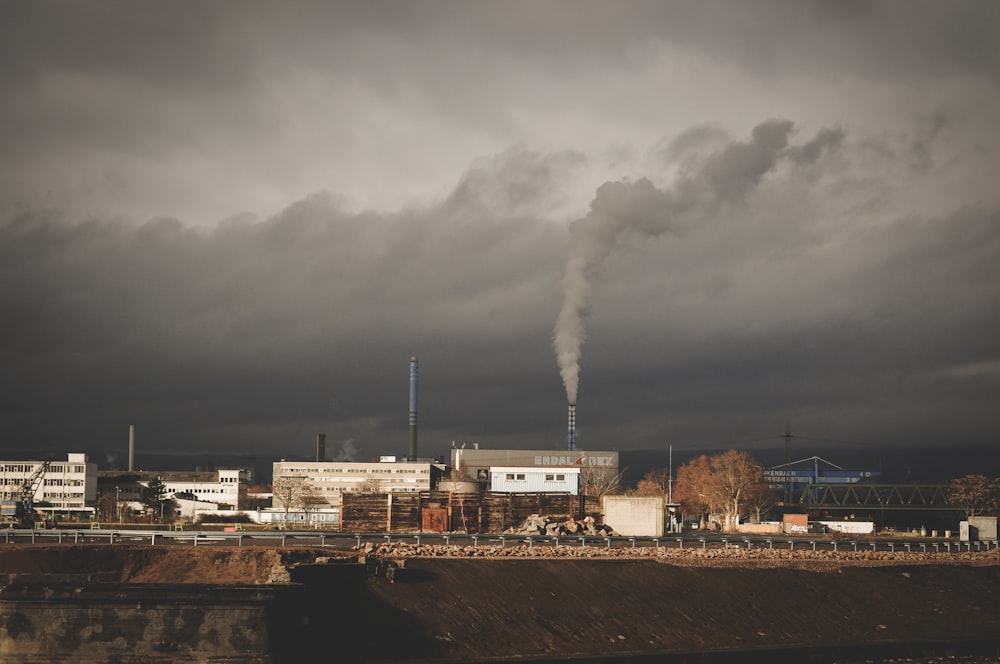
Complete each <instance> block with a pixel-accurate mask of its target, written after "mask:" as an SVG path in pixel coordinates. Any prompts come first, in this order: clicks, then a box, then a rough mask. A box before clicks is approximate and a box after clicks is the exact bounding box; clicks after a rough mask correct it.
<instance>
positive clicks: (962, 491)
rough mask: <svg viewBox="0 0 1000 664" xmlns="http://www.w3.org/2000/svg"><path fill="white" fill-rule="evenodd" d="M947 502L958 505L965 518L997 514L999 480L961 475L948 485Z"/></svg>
mask: <svg viewBox="0 0 1000 664" xmlns="http://www.w3.org/2000/svg"><path fill="white" fill-rule="evenodd" d="M948 502H949V503H951V504H953V505H960V506H961V507H962V509H963V510H964V511H965V516H966V517H974V516H977V515H981V514H986V513H988V512H992V513H993V514H996V513H997V507H998V503H1000V478H997V479H992V480H991V479H990V478H989V477H987V476H986V475H963V476H962V477H956V478H955V479H953V480H952V481H951V482H949V483H948Z"/></svg>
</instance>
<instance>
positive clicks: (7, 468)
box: [0, 463, 87, 475]
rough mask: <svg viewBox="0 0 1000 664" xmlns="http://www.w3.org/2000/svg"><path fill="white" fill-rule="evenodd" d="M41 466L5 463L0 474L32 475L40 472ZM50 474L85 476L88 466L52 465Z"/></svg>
mask: <svg viewBox="0 0 1000 664" xmlns="http://www.w3.org/2000/svg"><path fill="white" fill-rule="evenodd" d="M38 467H39V464H37V463H5V464H0V473H24V474H31V473H33V472H35V471H36V470H38ZM45 472H46V474H48V473H63V474H71V475H83V474H85V473H86V472H87V467H86V466H66V465H59V464H56V465H52V466H49V468H48V470H46V471H45Z"/></svg>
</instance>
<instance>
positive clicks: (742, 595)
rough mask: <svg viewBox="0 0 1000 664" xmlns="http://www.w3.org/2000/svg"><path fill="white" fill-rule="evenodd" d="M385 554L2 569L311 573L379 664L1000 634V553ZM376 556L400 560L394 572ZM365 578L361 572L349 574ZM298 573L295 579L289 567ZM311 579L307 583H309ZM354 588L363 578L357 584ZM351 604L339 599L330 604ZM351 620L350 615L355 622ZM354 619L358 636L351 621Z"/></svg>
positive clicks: (268, 576) (4, 570)
mask: <svg viewBox="0 0 1000 664" xmlns="http://www.w3.org/2000/svg"><path fill="white" fill-rule="evenodd" d="M574 551H579V548H576V549H571V548H570V547H563V550H562V551H559V552H555V551H548V552H539V551H537V550H536V551H534V552H530V551H526V550H523V549H522V550H517V549H511V548H508V549H505V550H504V551H503V552H493V553H500V554H501V555H489V554H490V552H489V551H488V550H485V551H476V552H474V553H475V554H476V555H474V556H473V555H470V552H469V551H465V550H462V549H444V548H427V547H420V548H419V549H416V548H413V547H391V548H387V549H383V548H379V549H376V550H371V551H368V552H366V553H367V556H366V557H367V560H368V563H369V565H368V569H367V573H366V571H365V570H364V569H362V568H361V567H360V566H357V565H346V566H345V565H330V564H327V562H326V561H327V559H328V558H329V557H331V556H333V557H341V558H349V559H352V560H353V559H354V558H355V557H357V556H358V555H359V553H361V552H352V551H346V550H345V551H339V552H338V551H336V550H331V549H313V548H298V547H296V548H273V547H217V546H197V547H192V546H156V547H153V546H121V545H115V546H104V545H79V546H78V545H68V544H64V545H55V546H51V545H49V546H46V545H22V544H11V545H9V546H5V547H2V548H0V575H3V574H30V575H34V574H63V575H65V574H73V575H86V576H87V577H88V578H90V579H92V580H95V581H114V582H125V583H181V584H184V583H207V584H232V585H247V584H267V583H287V582H289V580H294V579H293V577H296V572H297V571H301V572H302V575H299V577H298V578H308V579H309V582H308V583H307V588H308V591H307V592H308V594H309V595H311V596H313V597H314V598H316V599H315V603H316V606H317V607H322V608H321V610H322V611H326V612H327V613H326V614H323V615H319V616H317V617H316V618H317V620H316V622H315V623H314V624H323V625H329V626H331V627H330V628H331V629H337V628H339V629H342V630H347V631H348V632H350V633H352V634H353V633H354V632H355V631H356V632H358V633H361V632H362V631H364V632H365V633H368V632H371V631H372V630H375V631H376V632H378V633H379V634H391V635H393V638H391V639H384V638H376V639H374V640H371V641H366V642H365V643H364V644H363V646H362V645H359V646H358V649H359V650H358V651H359V652H364V653H365V654H366V655H370V656H372V657H373V659H372V660H371V661H386V662H388V661H416V660H419V659H420V658H423V660H426V661H431V660H433V661H442V660H446V661H484V660H490V659H500V658H512V657H513V658H518V657H520V658H529V657H550V658H561V657H570V656H574V655H578V656H587V657H591V656H611V655H615V656H625V655H634V654H651V653H664V652H702V651H708V650H716V649H723V650H755V649H761V648H785V647H800V646H804V645H810V646H816V645H826V644H851V643H889V642H913V641H928V640H929V641H956V640H971V639H979V638H997V635H1000V551H997V550H995V549H994V550H993V551H991V552H989V553H985V552H984V553H974V554H973V553H970V554H968V555H966V554H961V555H956V554H951V555H947V556H946V555H943V554H942V555H940V556H934V555H928V556H918V555H896V556H893V557H891V558H890V557H881V556H872V555H870V554H866V553H863V552H858V553H854V552H851V553H847V552H844V553H842V554H839V555H838V556H829V555H825V556H816V555H814V554H813V553H812V552H809V551H802V552H799V553H796V554H795V556H794V557H790V556H789V554H788V553H787V552H784V553H778V552H765V551H759V552H749V553H748V552H746V551H745V550H744V551H742V552H741V551H739V550H731V551H726V552H721V553H720V552H716V553H712V552H704V551H699V550H692V551H684V552H676V551H674V552H672V553H671V552H666V551H663V550H660V551H655V550H648V551H645V552H636V553H628V554H625V553H622V552H617V553H615V554H612V555H610V556H598V555H597V551H598V548H596V547H595V549H594V550H593V551H588V552H580V553H573V552H574ZM373 560H378V561H380V562H381V563H385V562H387V561H389V560H392V561H395V562H396V563H398V564H400V565H401V567H398V568H397V570H396V572H395V574H394V578H393V579H392V580H390V579H389V578H387V577H386V575H385V568H384V567H378V568H376V571H375V572H373V571H372V568H373V565H371V563H372V561H373ZM352 569H353V570H355V573H354V574H353V576H351V577H350V578H351V579H354V580H353V581H351V580H350V579H347V577H345V575H344V574H345V571H346V572H350V570H352ZM290 572H291V573H290ZM307 572H308V574H306V573H307ZM345 579H346V580H348V581H350V582H349V583H347V582H345ZM331 598H336V601H331ZM345 621H346V622H345ZM351 625H354V627H351ZM998 661H1000V659H998Z"/></svg>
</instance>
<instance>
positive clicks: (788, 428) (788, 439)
mask: <svg viewBox="0 0 1000 664" xmlns="http://www.w3.org/2000/svg"><path fill="white" fill-rule="evenodd" d="M791 463H792V423H791V421H790V420H785V482H784V484H785V504H786V505H787V504H789V503H791V502H792V477H791V472H792V470H791Z"/></svg>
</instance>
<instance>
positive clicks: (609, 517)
mask: <svg viewBox="0 0 1000 664" xmlns="http://www.w3.org/2000/svg"><path fill="white" fill-rule="evenodd" d="M664 502H665V501H664V499H663V497H662V496H641V497H640V496H603V497H602V498H601V508H602V511H603V512H604V523H606V524H608V525H610V526H611V527H612V528H614V529H615V532H616V533H618V534H619V535H627V536H635V537H662V536H663V509H664Z"/></svg>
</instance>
